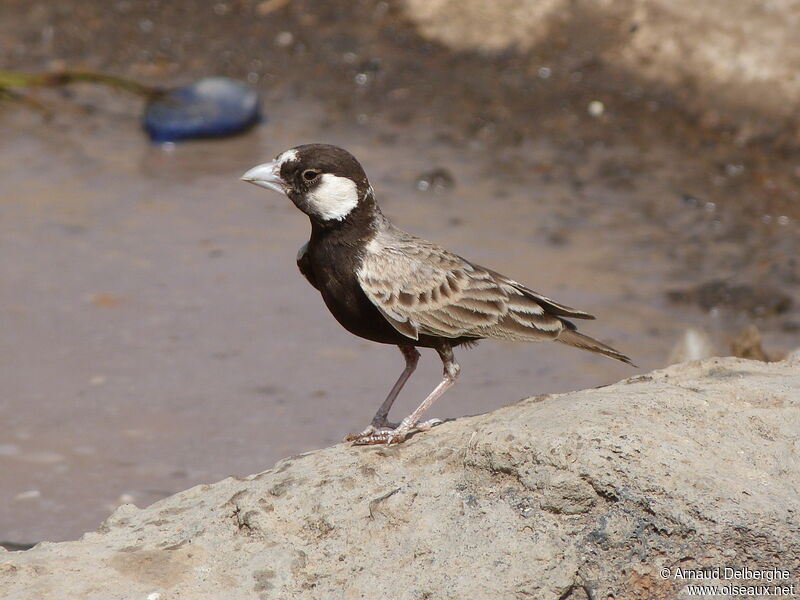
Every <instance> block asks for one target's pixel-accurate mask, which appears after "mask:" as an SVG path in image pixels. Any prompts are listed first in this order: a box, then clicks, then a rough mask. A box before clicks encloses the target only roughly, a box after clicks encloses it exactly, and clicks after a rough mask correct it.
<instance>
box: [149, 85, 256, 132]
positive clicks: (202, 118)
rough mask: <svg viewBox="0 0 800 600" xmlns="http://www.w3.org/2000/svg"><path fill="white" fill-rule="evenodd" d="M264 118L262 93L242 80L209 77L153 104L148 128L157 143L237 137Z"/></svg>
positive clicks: (156, 100) (179, 89)
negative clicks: (228, 136) (262, 113)
mask: <svg viewBox="0 0 800 600" xmlns="http://www.w3.org/2000/svg"><path fill="white" fill-rule="evenodd" d="M260 119H261V100H260V99H259V97H258V93H257V92H256V91H255V90H254V89H253V88H251V87H250V86H248V85H247V84H244V83H242V82H241V81H236V80H235V79H228V78H227V77H208V78H205V79H200V80H199V81H196V82H194V83H192V84H191V85H187V86H185V87H180V88H176V89H174V90H171V91H170V92H167V93H166V94H164V95H163V96H161V97H159V98H157V99H155V100H153V101H151V102H149V103H148V104H147V106H146V107H145V111H144V128H145V129H146V130H147V133H148V134H150V138H151V139H152V140H153V141H154V142H175V141H178V140H187V139H191V138H202V137H221V136H226V135H234V134H236V133H240V132H242V131H244V130H245V129H248V128H249V127H251V126H253V125H254V124H255V123H257V122H258V121H259V120H260Z"/></svg>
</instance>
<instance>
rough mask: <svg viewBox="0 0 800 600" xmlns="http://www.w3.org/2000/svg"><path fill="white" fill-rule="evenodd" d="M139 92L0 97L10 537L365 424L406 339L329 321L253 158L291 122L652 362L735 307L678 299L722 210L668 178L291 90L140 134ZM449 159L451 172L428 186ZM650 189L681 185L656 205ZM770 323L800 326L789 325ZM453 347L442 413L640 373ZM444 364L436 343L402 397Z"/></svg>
mask: <svg viewBox="0 0 800 600" xmlns="http://www.w3.org/2000/svg"><path fill="white" fill-rule="evenodd" d="M123 114H124V111H120V112H118V113H112V112H103V111H100V112H97V113H92V114H82V115H80V117H81V118H80V119H72V118H70V119H64V118H61V119H56V120H55V121H54V122H51V123H43V122H41V120H40V119H39V117H38V116H36V115H32V114H29V113H26V112H22V111H12V112H6V113H5V114H3V115H2V117H0V119H2V127H3V129H4V131H6V132H11V133H12V135H11V136H10V137H9V136H8V135H6V136H5V139H6V142H5V143H4V144H3V145H2V146H0V165H2V174H0V190H1V192H2V193H0V246H1V250H0V281H2V285H0V330H1V331H2V343H1V344H0V389H2V390H3V393H2V397H0V409H1V410H2V414H1V418H2V425H0V482H2V485H0V540H13V541H18V542H19V541H21V542H24V541H37V540H40V539H49V540H61V539H70V538H76V537H77V536H79V535H80V533H82V532H83V531H86V530H90V529H93V528H95V527H96V526H97V525H98V524H99V522H100V521H101V520H102V519H103V518H104V517H105V516H107V514H108V513H109V511H111V510H112V509H113V508H114V507H115V506H116V505H118V504H120V503H122V502H133V503H135V504H137V505H139V506H144V505H147V504H149V503H151V502H153V501H155V500H157V499H159V498H160V497H163V496H165V495H167V494H170V493H173V492H175V491H178V490H181V489H184V488H187V487H189V486H191V485H195V484H198V483H201V482H211V481H214V480H217V479H220V478H223V477H226V476H229V475H246V474H249V473H254V472H257V471H260V470H263V469H266V468H268V467H270V466H271V465H272V463H273V462H274V461H276V460H277V459H279V458H281V457H283V456H286V455H290V454H293V453H298V452H302V451H305V450H310V449H313V448H318V447H320V446H324V445H327V444H331V443H334V442H337V441H338V440H340V439H341V438H342V436H343V435H344V434H346V433H348V432H351V431H355V430H358V429H359V428H361V427H363V426H364V425H366V424H367V423H368V421H369V419H370V417H371V416H372V414H373V412H374V411H375V409H376V408H377V406H378V404H379V403H380V402H381V401H382V399H383V397H384V396H385V394H386V392H387V391H388V389H389V387H390V386H391V384H392V383H393V381H394V379H395V378H396V376H397V375H398V374H399V372H400V370H401V368H402V360H401V357H400V354H399V352H397V350H396V349H394V348H392V347H389V346H380V345H375V344H372V343H370V342H366V341H363V340H360V339H357V338H354V337H352V336H351V335H350V334H348V333H347V332H345V331H343V330H342V329H341V328H340V327H339V326H338V324H337V323H336V322H335V321H334V320H333V318H332V317H331V316H330V315H329V314H328V313H327V311H326V309H325V308H324V306H323V304H322V302H321V300H320V298H319V296H318V294H317V292H316V291H315V290H314V289H313V288H311V287H310V286H309V285H308V284H307V283H306V281H305V280H304V279H303V278H302V277H301V276H300V274H299V273H298V272H297V270H296V267H295V264H294V257H295V252H296V250H297V248H298V247H299V246H300V245H301V244H302V243H303V242H304V241H305V240H306V239H307V236H308V231H309V226H308V223H307V220H306V218H305V216H304V215H302V214H300V213H299V212H297V211H296V209H295V208H294V207H293V206H292V205H291V204H290V203H289V202H288V201H286V200H285V199H282V198H280V197H278V196H277V195H274V194H270V193H268V192H266V191H264V190H259V189H257V188H255V187H253V186H248V185H246V184H244V183H241V182H240V181H239V180H238V178H239V176H240V175H241V173H243V172H244V171H245V170H246V169H247V168H249V167H251V166H253V165H254V164H256V163H259V162H262V161H264V160H266V159H268V158H271V157H272V156H273V155H275V154H276V153H278V152H279V151H281V150H283V149H285V148H287V147H290V146H293V145H296V144H298V143H304V142H309V141H326V142H332V143H336V144H339V145H342V146H345V147H347V148H349V149H350V150H351V151H352V152H353V153H354V154H356V155H357V156H359V157H360V158H361V159H362V162H363V164H364V166H365V168H366V170H367V172H368V174H369V175H370V176H371V179H372V183H373V185H374V187H375V188H376V190H377V192H378V197H379V200H380V201H381V203H382V205H383V208H384V212H386V213H387V215H389V216H390V218H393V219H394V221H395V222H396V223H397V224H398V225H399V226H400V227H402V228H405V229H407V230H410V231H412V232H414V233H417V234H419V235H422V236H424V237H428V238H431V239H434V240H436V241H437V242H440V243H442V244H444V245H446V246H447V247H449V248H451V249H453V250H455V251H457V252H459V253H460V254H462V255H464V256H465V257H468V258H470V259H472V260H474V261H476V262H478V263H480V264H484V265H487V266H490V267H493V268H495V269H497V270H499V271H501V272H504V273H506V274H508V275H510V276H512V277H514V278H516V279H518V280H520V281H522V282H525V283H527V284H529V285H530V286H531V287H532V288H534V289H536V290H538V291H541V292H542V293H545V294H547V295H550V296H551V297H553V298H555V299H557V300H559V301H562V302H564V303H566V304H569V305H572V306H575V307H579V308H582V309H585V310H588V311H590V312H592V313H594V314H596V315H597V316H598V320H597V321H595V322H587V323H585V324H583V323H581V325H583V330H584V331H586V332H587V333H589V334H591V335H593V336H596V337H598V338H600V339H602V340H605V341H607V342H610V343H612V344H614V345H615V346H617V347H618V348H620V349H621V350H623V351H625V352H626V353H628V354H629V355H630V356H632V357H633V358H634V360H635V361H636V362H637V363H638V364H639V365H640V367H642V368H643V369H652V368H655V367H660V366H663V365H665V364H666V359H667V356H668V354H669V351H670V348H671V347H672V345H673V344H674V342H675V340H676V339H677V337H678V336H679V334H680V332H682V331H683V330H684V329H685V328H686V327H688V326H695V325H700V326H704V327H705V328H706V329H708V330H710V331H711V333H712V334H714V333H716V334H718V337H719V336H720V335H722V332H723V331H725V330H727V328H729V326H730V324H729V323H726V322H723V321H722V320H720V318H719V317H718V316H717V317H710V316H708V315H706V314H704V313H702V312H700V311H697V310H694V309H691V308H687V307H684V306H675V305H670V304H668V303H667V302H666V300H665V299H664V291H665V289H666V288H669V287H670V286H673V285H678V284H686V285H688V284H691V283H699V282H701V281H703V280H704V278H707V276H708V275H709V274H710V273H709V270H710V269H712V268H716V267H714V265H717V264H718V262H712V263H711V265H712V266H711V267H707V268H705V269H699V268H698V269H694V270H693V269H689V268H687V267H686V266H685V264H687V263H685V262H681V260H679V259H680V256H682V255H683V253H682V252H681V249H680V246H681V244H690V243H692V244H693V245H692V246H691V249H692V250H693V251H697V252H701V253H702V252H705V251H712V250H711V247H710V246H707V243H708V241H707V238H705V237H704V235H705V232H706V231H707V230H709V231H710V230H711V229H713V228H714V227H715V225H714V222H715V219H714V216H713V215H711V216H709V215H708V214H707V213H708V211H705V210H699V211H698V209H697V208H696V207H686V206H685V203H682V201H681V200H680V199H679V198H678V196H677V195H675V194H673V193H670V194H667V193H665V192H664V190H666V189H667V188H669V186H670V183H669V181H668V180H667V179H664V178H662V179H658V178H657V177H655V178H653V177H647V176H645V175H647V174H646V173H645V174H642V177H641V178H637V177H634V180H635V185H630V186H620V185H616V184H614V185H612V184H609V182H608V180H607V179H606V180H605V181H603V180H600V181H598V182H593V181H592V180H591V177H590V176H589V177H586V178H584V179H585V181H583V182H582V183H581V184H580V185H576V183H575V181H573V180H570V179H569V178H566V177H562V175H563V172H562V171H560V170H559V161H560V160H562V158H563V156H562V154H561V152H562V151H561V150H558V149H556V148H554V147H553V146H552V145H550V144H549V143H548V142H546V141H537V142H530V143H529V144H527V145H523V146H520V147H518V148H516V149H515V150H514V155H513V156H500V155H496V156H487V154H486V151H485V149H482V148H480V147H472V148H470V147H467V148H455V147H453V146H451V145H447V144H444V143H441V142H438V141H436V140H435V139H434V138H433V137H432V136H427V135H426V133H425V132H424V131H417V132H413V135H407V134H406V135H403V136H401V137H399V138H397V137H395V138H387V137H386V136H384V135H379V134H378V132H377V131H376V130H375V129H373V128H371V127H366V126H359V125H357V124H351V125H347V124H345V125H339V126H331V125H330V124H328V125H326V124H325V122H326V119H325V115H324V114H323V111H322V110H321V109H320V108H319V107H318V106H314V105H301V104H298V103H286V104H284V105H279V106H274V107H272V108H271V114H270V121H269V122H268V123H266V124H264V125H262V126H261V127H259V128H258V129H257V130H255V131H254V132H252V133H250V134H248V135H246V136H242V137H239V138H236V139H232V140H225V141H211V142H197V143H190V144H185V145H180V146H177V147H154V146H151V145H149V144H148V143H147V142H146V141H145V140H144V138H143V136H142V135H141V133H140V131H139V129H138V125H137V123H136V122H135V120H133V119H130V118H126V117H124V116H122V115H123ZM9 139H11V141H12V143H8V142H7V141H8V140H9ZM392 140H394V141H392ZM609 152H611V151H610V150H609ZM621 152H622V154H623V155H624V149H623V150H622V151H621ZM601 154H602V159H603V160H604V161H605V160H607V158H608V152H606V153H601ZM590 160H595V159H591V157H590ZM596 160H598V161H599V160H600V158H597V159H596ZM526 161H527V162H526ZM529 163H531V164H535V165H536V168H534V169H530V170H527V169H524V168H523V169H521V170H511V169H509V168H508V165H509V164H523V165H525V164H529ZM434 167H440V168H444V169H447V170H448V171H449V172H450V173H452V176H453V178H454V180H455V182H456V183H455V186H454V187H453V188H452V189H449V190H444V191H441V192H439V193H432V192H430V191H428V192H423V191H420V190H419V189H418V188H417V186H416V184H415V182H416V179H417V177H418V176H419V174H420V173H423V172H425V171H428V170H430V169H431V168H434ZM595 167H597V165H596V164H595V165H594V166H592V165H591V164H587V165H586V166H585V168H586V169H588V171H587V173H589V174H591V173H593V172H595V170H593V169H595ZM581 168H584V167H583V166H579V168H578V172H580V169H581ZM645 195H650V196H653V195H656V196H657V197H659V198H669V200H660V204H658V205H656V206H653V205H650V206H649V208H648V209H647V210H644V209H642V202H641V198H642V197H643V196H645ZM665 203H666V204H665ZM670 203H671V204H670ZM709 228H710V229H709ZM670 231H673V232H677V231H682V232H683V233H684V234H686V235H685V236H684V237H681V236H680V235H679V234H678V233H674V234H670V233H669V232H670ZM687 232H689V233H687ZM779 233H781V234H782V232H780V231H779ZM690 234H691V235H690ZM782 235H783V234H782ZM690 240H693V242H690ZM770 243H774V242H770ZM786 244H788V242H786V243H784V246H780V245H778V246H776V247H782V248H783V247H785V248H791V247H792V246H791V244H789V245H788V246H787V245H786ZM676 246H678V247H677V248H676ZM734 246H736V244H735V243H734ZM676 253H677V254H676ZM676 255H677V256H678V258H676ZM737 256H738V255H737ZM737 260H738V259H737ZM734 263H735V261H734ZM703 264H707V262H704V263H703ZM737 264H738V263H735V264H733V266H732V267H731V268H732V269H735V268H738V266H737ZM762 327H763V328H764V330H765V334H766V335H767V339H768V340H769V342H770V343H771V344H774V345H777V346H781V345H784V346H787V347H788V346H790V345H791V343H792V340H791V335H789V334H786V333H785V332H782V330H781V328H780V327H779V325H778V324H777V323H776V324H773V323H771V322H767V323H763V324H762ZM723 353H724V352H723ZM457 358H458V360H459V361H460V363H461V365H462V367H463V372H462V377H461V379H460V381H459V383H458V385H457V386H456V387H455V388H454V389H453V390H452V391H451V392H450V393H449V394H447V395H446V396H445V398H444V399H442V400H441V401H440V402H439V403H438V404H437V405H436V407H435V409H434V410H433V411H432V415H433V416H439V417H458V416H462V415H466V414H473V413H478V412H484V411H489V410H492V409H493V408H496V407H499V406H502V405H505V404H508V403H511V402H514V401H516V400H518V399H521V398H524V397H527V396H530V395H534V394H542V393H551V392H565V391H569V390H574V389H580V388H585V387H589V386H599V385H604V384H608V383H611V382H613V381H616V380H618V379H620V378H623V377H626V376H630V375H635V374H636V373H639V372H641V371H638V370H636V369H632V368H630V367H627V366H625V365H622V364H618V363H616V362H613V361H610V360H608V359H605V358H603V357H597V356H594V355H590V354H587V353H582V352H580V351H577V350H574V349H571V348H567V347H562V346H560V345H557V344H547V345H544V344H531V345H515V344H506V343H497V342H489V341H486V342H483V343H481V344H480V345H479V346H478V347H477V348H475V349H472V350H468V351H461V352H458V353H457ZM439 376H440V364H439V361H438V359H437V358H436V356H435V354H433V353H430V352H428V353H426V354H423V360H422V361H421V365H420V368H419V370H418V372H417V373H416V374H415V376H414V377H413V378H412V380H411V381H410V383H409V384H408V385H407V386H406V389H405V390H404V393H403V394H402V396H401V398H400V399H399V401H398V402H397V404H396V407H395V410H394V411H393V416H395V417H398V418H399V417H402V416H403V415H405V414H407V413H408V412H409V411H410V410H411V409H412V408H413V407H414V406H416V403H417V402H418V401H419V400H420V399H421V398H422V397H424V395H425V394H426V393H427V392H428V391H429V390H430V389H431V388H432V387H433V386H434V385H435V384H436V383H437V382H438V378H439ZM564 410H569V407H568V406H565V407H564ZM365 451H369V450H365Z"/></svg>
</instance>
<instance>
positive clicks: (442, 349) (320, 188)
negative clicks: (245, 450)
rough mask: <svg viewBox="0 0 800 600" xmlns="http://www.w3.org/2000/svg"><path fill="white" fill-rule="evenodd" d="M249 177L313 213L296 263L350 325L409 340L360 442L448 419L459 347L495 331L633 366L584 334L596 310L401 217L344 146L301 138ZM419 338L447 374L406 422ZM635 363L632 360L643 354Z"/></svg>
mask: <svg viewBox="0 0 800 600" xmlns="http://www.w3.org/2000/svg"><path fill="white" fill-rule="evenodd" d="M241 179H242V180H243V181H246V182H249V183H251V184H254V185H256V186H259V187H262V188H266V189H269V190H273V191H276V192H278V193H280V194H284V195H285V196H287V197H288V198H289V200H291V202H292V203H293V204H294V205H295V206H296V207H297V208H298V209H300V211H302V212H303V213H305V214H306V215H307V216H308V218H309V220H310V222H311V235H310V238H309V240H308V241H307V242H306V243H305V244H304V245H303V246H302V247H301V248H300V250H299V251H298V253H297V266H298V268H299V269H300V272H301V273H302V274H303V275H304V276H305V278H306V279H307V280H308V282H309V283H310V284H311V285H312V286H313V287H314V288H316V289H317V290H318V291H319V293H320V294H321V296H322V300H323V301H324V303H325V305H326V306H327V308H328V310H329V311H330V312H331V313H332V314H333V316H334V318H335V319H336V320H337V321H338V322H339V324H340V325H341V326H342V327H344V329H346V330H347V331H349V332H350V333H352V334H354V335H356V336H358V337H361V338H365V339H367V340H371V341H373V342H378V343H381V344H392V345H395V346H397V347H398V348H399V349H400V352H401V353H402V355H403V357H404V359H405V368H404V369H403V372H402V373H401V374H400V377H399V378H398V380H397V382H396V383H395V384H394V386H393V387H392V389H391V391H390V392H389V395H388V396H387V397H386V399H385V400H384V401H383V403H382V404H381V405H380V407H379V408H378V411H377V412H376V413H375V416H374V417H373V418H372V421H371V422H370V424H369V426H367V427H366V428H365V429H364V430H363V431H361V432H360V433H355V434H349V435H348V436H346V437H345V441H349V442H352V443H354V444H356V445H369V444H387V445H388V444H398V443H401V442H403V441H405V440H406V438H407V437H408V436H409V434H411V433H412V432H415V431H427V430H429V429H431V428H432V427H433V426H434V425H438V424H439V423H441V422H442V421H441V420H440V419H430V420H427V421H422V416H423V415H424V414H425V413H426V412H427V411H428V409H429V408H430V407H431V405H433V403H434V402H436V400H437V399H438V398H440V397H441V396H442V394H444V393H445V392H446V391H447V390H448V389H449V388H450V387H451V386H452V385H453V384H454V383H455V381H456V379H457V377H458V375H459V373H460V371H461V368H460V366H459V365H458V363H457V362H456V359H455V356H454V352H453V349H454V348H456V347H458V346H464V347H469V346H471V345H473V344H475V343H477V342H478V341H479V340H482V339H486V338H491V339H497V340H512V341H520V342H530V341H556V342H560V343H562V344H566V345H568V346H574V347H575V348H579V349H581V350H588V351H589V352H594V353H597V354H602V355H604V356H608V357H610V358H613V359H616V360H619V361H622V362H624V363H627V364H630V365H633V363H632V362H631V359H630V358H628V357H627V356H625V355H624V354H622V353H621V352H619V351H617V350H615V349H614V348H612V347H611V346H608V345H606V344H604V343H602V342H600V341H598V340H596V339H593V338H591V337H589V336H587V335H584V334H582V333H579V332H578V330H577V326H576V325H575V324H574V323H573V322H572V319H594V318H595V317H594V316H592V315H591V314H589V313H586V312H584V311H581V310H577V309H574V308H570V307H569V306H566V305H564V304H560V303H558V302H556V301H554V300H551V299H550V298H548V297H546V296H544V295H542V294H540V293H538V292H535V291H533V290H532V289H530V288H528V287H526V286H525V285H523V284H521V283H519V282H517V281H515V280H513V279H511V278H509V277H506V276H505V275H502V274H500V273H498V272H497V271H493V270H492V269H489V268H486V267H483V266H481V265H478V264H477V263H474V262H471V261H469V260H467V259H465V258H462V257H461V256H459V255H457V254H455V253H453V252H450V251H448V250H446V249H445V248H443V247H441V246H439V245H437V244H435V243H433V242H429V241H427V240H425V239H422V238H420V237H417V236H414V235H412V234H410V233H406V232H405V231H403V230H401V229H399V228H398V227H396V226H395V225H394V224H392V222H391V221H390V220H389V219H388V218H387V217H386V216H385V215H384V214H383V213H382V211H381V209H380V207H379V206H378V203H377V200H376V198H375V191H374V189H373V188H372V186H371V185H370V182H369V180H368V179H367V175H366V173H365V172H364V169H363V167H362V166H361V164H360V163H359V162H358V160H356V158H355V157H354V156H353V155H352V154H350V152H348V151H347V150H345V149H343V148H339V147H337V146H333V145H329V144H318V143H314V144H304V145H301V146H297V147H294V148H291V149H289V150H286V151H284V152H282V153H281V154H279V155H278V156H277V157H276V158H275V160H273V161H271V162H267V163H264V164H260V165H258V166H256V167H253V168H252V169H250V170H248V171H247V172H246V173H245V174H244V175H242V177H241ZM419 348H431V349H433V350H435V351H436V352H437V353H438V355H439V358H440V359H441V361H442V365H443V375H442V380H441V382H440V383H439V384H438V385H437V386H436V387H435V388H434V389H433V391H432V392H431V393H430V394H429V395H428V396H427V397H426V398H425V399H424V400H423V401H422V403H421V404H420V405H419V406H418V407H417V408H416V409H415V410H414V411H413V412H412V413H411V414H410V415H408V416H407V417H405V418H404V419H403V420H402V421H400V423H399V424H398V423H392V422H390V421H389V418H388V417H389V410H390V409H391V407H392V404H393V403H394V401H395V399H396V398H397V396H398V394H399V393H400V390H401V389H402V388H403V386H404V385H405V383H406V381H408V379H409V377H411V374H412V373H413V372H414V370H415V368H416V366H417V363H418V361H419V358H420V353H419V350H418V349H419ZM634 366H635V365H634Z"/></svg>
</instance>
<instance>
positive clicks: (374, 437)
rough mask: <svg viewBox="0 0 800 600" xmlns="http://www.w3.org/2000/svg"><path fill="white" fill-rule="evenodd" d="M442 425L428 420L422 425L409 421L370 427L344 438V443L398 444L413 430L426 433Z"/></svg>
mask: <svg viewBox="0 0 800 600" xmlns="http://www.w3.org/2000/svg"><path fill="white" fill-rule="evenodd" d="M440 423H443V421H442V420H441V419H429V420H427V421H423V422H422V423H416V424H413V423H412V422H411V421H407V420H406V419H403V421H402V422H401V423H400V424H399V425H397V426H394V427H392V425H393V424H390V423H387V424H386V425H385V426H376V425H374V424H373V425H370V426H369V427H367V428H366V429H365V430H364V431H362V432H361V433H351V434H349V435H347V436H346V437H345V438H344V441H345V442H352V443H353V445H355V446H367V445H371V444H386V445H387V446H389V445H391V444H400V443H402V442H404V441H405V439H406V437H408V434H409V433H411V431H413V430H414V429H416V430H417V431H428V430H429V429H432V428H433V427H435V426H436V425H439V424H440Z"/></svg>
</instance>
